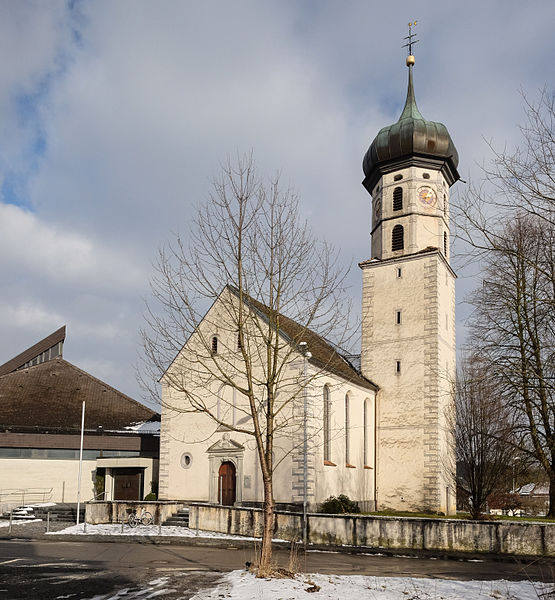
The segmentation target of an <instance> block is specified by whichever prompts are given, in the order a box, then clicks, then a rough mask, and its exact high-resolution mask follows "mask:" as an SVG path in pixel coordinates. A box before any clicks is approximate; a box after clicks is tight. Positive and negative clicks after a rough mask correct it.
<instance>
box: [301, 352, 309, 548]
mask: <svg viewBox="0 0 555 600" xmlns="http://www.w3.org/2000/svg"><path fill="white" fill-rule="evenodd" d="M299 346H300V348H301V352H302V354H303V359H304V360H303V546H304V548H305V550H306V545H307V537H308V536H307V533H308V531H307V530H308V527H307V525H308V511H307V508H308V431H307V424H308V418H307V412H308V394H307V389H306V386H307V373H306V371H307V363H308V361H309V359H311V358H312V354H311V353H310V352H308V350H307V343H306V342H300V343H299Z"/></svg>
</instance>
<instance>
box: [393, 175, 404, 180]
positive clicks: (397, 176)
mask: <svg viewBox="0 0 555 600" xmlns="http://www.w3.org/2000/svg"><path fill="white" fill-rule="evenodd" d="M401 179H403V176H402V175H400V174H399V175H395V177H394V178H393V181H401Z"/></svg>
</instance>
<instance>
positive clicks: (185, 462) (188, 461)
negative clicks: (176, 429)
mask: <svg viewBox="0 0 555 600" xmlns="http://www.w3.org/2000/svg"><path fill="white" fill-rule="evenodd" d="M192 464H193V457H192V456H191V455H190V454H189V453H188V452H184V453H183V454H182V455H181V466H182V467H183V468H184V469H188V468H189V467H190V466H191V465H192Z"/></svg>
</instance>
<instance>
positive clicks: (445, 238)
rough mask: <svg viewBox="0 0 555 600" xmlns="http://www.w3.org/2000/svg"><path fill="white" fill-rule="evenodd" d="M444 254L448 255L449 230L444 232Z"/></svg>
mask: <svg viewBox="0 0 555 600" xmlns="http://www.w3.org/2000/svg"><path fill="white" fill-rule="evenodd" d="M443 254H445V256H446V257H447V232H446V231H444V232H443Z"/></svg>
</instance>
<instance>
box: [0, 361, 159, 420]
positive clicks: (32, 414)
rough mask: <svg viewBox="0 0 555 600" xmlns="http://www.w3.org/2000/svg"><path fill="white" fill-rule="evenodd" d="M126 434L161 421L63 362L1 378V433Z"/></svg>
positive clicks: (141, 406)
mask: <svg viewBox="0 0 555 600" xmlns="http://www.w3.org/2000/svg"><path fill="white" fill-rule="evenodd" d="M83 400H85V401H86V409H85V429H97V428H98V427H99V426H101V427H102V428H103V429H104V430H106V431H109V430H123V429H124V428H125V427H126V426H129V425H132V424H134V423H139V422H143V421H149V420H159V415H158V414H157V413H155V412H153V411H152V410H150V409H149V408H147V407H146V406H143V405H142V404H140V403H139V402H136V401H135V400H133V399H132V398H130V397H129V396H126V395H125V394H122V393H121V392H118V390H116V389H114V388H113V387H111V386H109V385H107V384H106V383H104V382H102V381H100V379H97V378H96V377H93V376H92V375H89V373H86V372H85V371H82V370H81V369H79V368H77V367H76V366H75V365H72V364H71V363H69V362H67V361H66V360H64V359H62V358H54V359H52V360H49V361H47V362H44V363H42V364H40V365H36V366H34V367H28V368H26V369H20V370H18V371H14V372H12V373H8V374H6V375H2V376H0V428H13V427H37V428H38V429H45V428H48V429H64V430H69V429H77V430H80V429H81V406H82V402H83Z"/></svg>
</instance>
